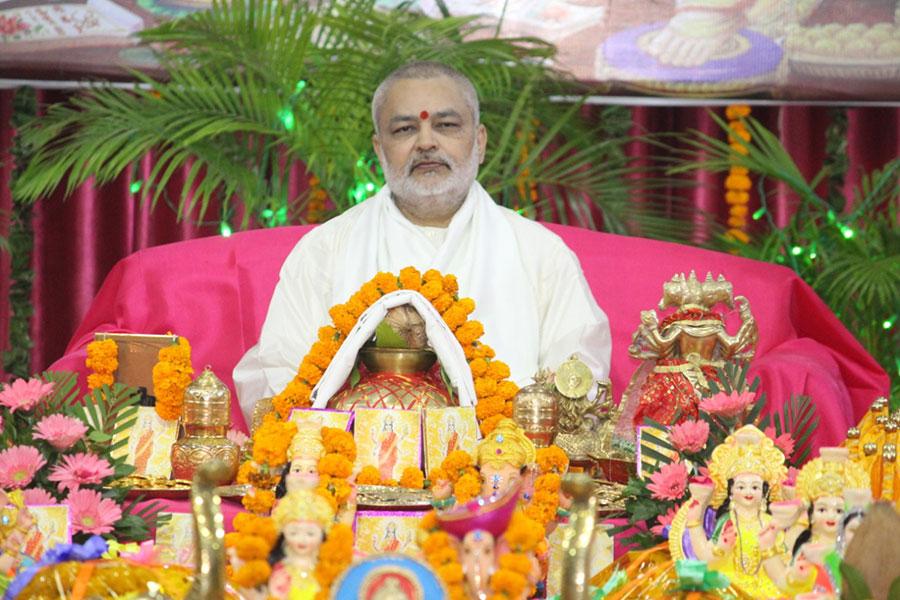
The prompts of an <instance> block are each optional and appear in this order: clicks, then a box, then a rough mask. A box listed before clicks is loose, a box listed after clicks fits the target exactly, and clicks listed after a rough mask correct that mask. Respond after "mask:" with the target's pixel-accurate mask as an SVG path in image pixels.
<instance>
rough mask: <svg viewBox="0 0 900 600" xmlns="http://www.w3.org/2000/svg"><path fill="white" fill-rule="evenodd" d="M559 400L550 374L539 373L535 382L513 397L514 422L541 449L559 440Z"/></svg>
mask: <svg viewBox="0 0 900 600" xmlns="http://www.w3.org/2000/svg"><path fill="white" fill-rule="evenodd" d="M559 401H560V397H559V393H558V392H557V391H556V388H555V387H554V386H553V376H552V374H551V373H538V375H537V376H536V377H535V381H534V383H532V384H530V385H526V386H525V387H523V388H522V389H520V390H519V392H518V393H517V394H516V396H515V398H513V420H514V421H515V422H516V424H517V425H518V426H519V427H521V428H522V429H523V430H524V431H525V437H527V438H528V439H530V440H531V441H532V443H533V444H534V445H535V446H536V447H538V448H546V447H547V446H549V445H551V444H553V440H554V438H556V434H557V425H556V424H557V420H558V418H559Z"/></svg>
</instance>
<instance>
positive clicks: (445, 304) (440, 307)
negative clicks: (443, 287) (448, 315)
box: [431, 292, 453, 313]
mask: <svg viewBox="0 0 900 600" xmlns="http://www.w3.org/2000/svg"><path fill="white" fill-rule="evenodd" d="M431 304H432V305H434V308H435V309H436V310H437V311H438V312H439V313H442V312H444V311H446V310H447V309H448V308H450V306H452V305H453V296H451V295H450V294H448V293H447V292H444V293H443V294H441V295H440V296H438V297H437V298H435V299H434V300H432V301H431Z"/></svg>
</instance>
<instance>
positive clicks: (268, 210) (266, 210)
mask: <svg viewBox="0 0 900 600" xmlns="http://www.w3.org/2000/svg"><path fill="white" fill-rule="evenodd" d="M273 214H275V213H273V212H272V209H271V208H264V209H263V210H262V212H261V213H260V215H262V218H263V219H271V218H272V215H273Z"/></svg>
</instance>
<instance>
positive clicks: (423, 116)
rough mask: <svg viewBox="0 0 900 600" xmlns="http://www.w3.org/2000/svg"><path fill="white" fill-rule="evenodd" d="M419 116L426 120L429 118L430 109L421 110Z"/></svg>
mask: <svg viewBox="0 0 900 600" xmlns="http://www.w3.org/2000/svg"><path fill="white" fill-rule="evenodd" d="M419 118H420V119H422V120H423V121H424V120H426V119H427V118H428V111H427V110H423V111H422V112H420V113H419Z"/></svg>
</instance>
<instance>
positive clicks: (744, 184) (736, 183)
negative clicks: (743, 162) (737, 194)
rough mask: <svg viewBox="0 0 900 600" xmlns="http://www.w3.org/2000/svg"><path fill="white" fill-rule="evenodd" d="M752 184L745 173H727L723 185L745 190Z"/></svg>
mask: <svg viewBox="0 0 900 600" xmlns="http://www.w3.org/2000/svg"><path fill="white" fill-rule="evenodd" d="M752 185H753V184H752V182H751V181H750V178H749V177H747V176H746V175H729V176H728V177H726V178H725V187H726V188H728V189H730V190H738V191H742V192H746V191H747V190H749V189H750V188H751V187H752Z"/></svg>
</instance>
